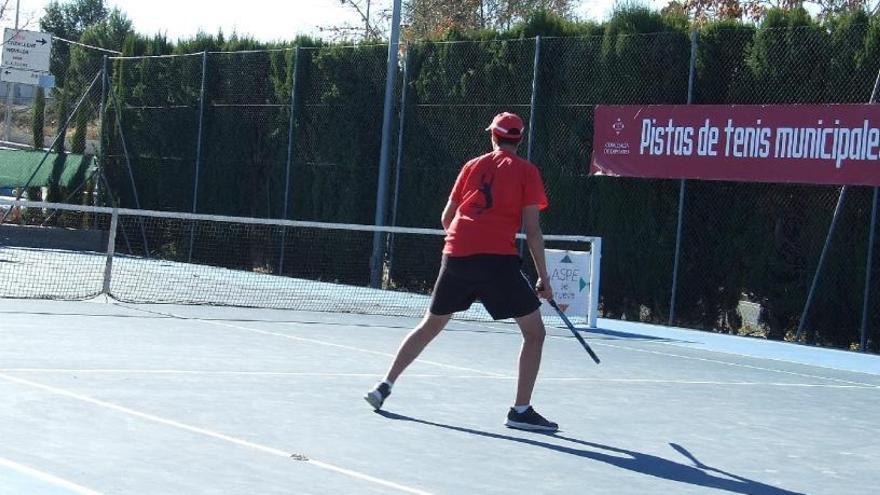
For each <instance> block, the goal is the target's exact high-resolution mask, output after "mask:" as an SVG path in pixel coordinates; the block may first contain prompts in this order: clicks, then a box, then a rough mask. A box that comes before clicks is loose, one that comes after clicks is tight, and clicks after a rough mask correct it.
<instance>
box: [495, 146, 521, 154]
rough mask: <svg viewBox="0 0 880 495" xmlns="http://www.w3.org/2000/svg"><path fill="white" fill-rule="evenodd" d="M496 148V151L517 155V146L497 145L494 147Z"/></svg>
mask: <svg viewBox="0 0 880 495" xmlns="http://www.w3.org/2000/svg"><path fill="white" fill-rule="evenodd" d="M494 148H495V151H506V152H507V153H510V154H512V155H515V154H517V153H516V149H517V148H516V146H513V145H510V144H496V145H495V146H494Z"/></svg>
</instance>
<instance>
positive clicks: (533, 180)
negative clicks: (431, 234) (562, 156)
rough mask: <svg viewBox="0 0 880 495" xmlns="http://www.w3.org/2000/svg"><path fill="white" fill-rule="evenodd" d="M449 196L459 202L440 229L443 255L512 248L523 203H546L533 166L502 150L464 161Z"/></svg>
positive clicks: (509, 251)
mask: <svg viewBox="0 0 880 495" xmlns="http://www.w3.org/2000/svg"><path fill="white" fill-rule="evenodd" d="M449 199H450V200H451V201H453V202H455V203H458V205H459V206H458V209H457V210H456V211H455V218H453V220H452V224H451V225H450V226H449V229H448V230H447V231H446V245H445V246H444V248H443V254H447V255H449V256H470V255H473V254H518V252H519V251H518V250H517V248H516V234H517V232H519V230H520V228H521V227H522V210H523V208H525V207H526V206H531V205H536V206H537V207H538V208H539V209H541V210H543V209H544V208H546V207H547V195H546V193H545V192H544V183H543V182H541V174H540V173H539V172H538V167H536V166H535V165H533V164H532V163H530V162H528V161H526V160H524V159H522V158H520V157H518V156H516V155H515V154H513V153H509V152H507V151H504V150H498V151H493V152H492V153H487V154H485V155H483V156H480V157H477V158H474V159H473V160H471V161H469V162H467V163H466V164H465V166H464V167H462V169H461V172H460V173H459V174H458V179H456V181H455V186H454V187H453V188H452V193H451V194H450V195H449Z"/></svg>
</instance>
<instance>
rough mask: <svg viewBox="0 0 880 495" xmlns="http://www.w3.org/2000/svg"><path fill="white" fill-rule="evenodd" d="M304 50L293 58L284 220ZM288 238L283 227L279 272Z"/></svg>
mask: <svg viewBox="0 0 880 495" xmlns="http://www.w3.org/2000/svg"><path fill="white" fill-rule="evenodd" d="M301 51H302V47H299V46H298V47H296V52H295V53H294V59H293V80H292V81H291V83H290V123H289V124H288V129H287V166H286V169H285V171H284V212H283V215H284V220H290V218H288V213H289V205H290V168H291V166H292V164H293V156H294V153H295V151H296V147H295V145H296V143H295V141H296V132H295V129H296V126H297V122H298V120H299V115H298V113H299V95H298V93H299V91H297V89H298V88H299V67H300V62H299V57H300V53H301ZM286 239H287V229H286V228H282V229H281V247H280V252H279V256H278V274H279V275H283V274H284V244H285V242H286Z"/></svg>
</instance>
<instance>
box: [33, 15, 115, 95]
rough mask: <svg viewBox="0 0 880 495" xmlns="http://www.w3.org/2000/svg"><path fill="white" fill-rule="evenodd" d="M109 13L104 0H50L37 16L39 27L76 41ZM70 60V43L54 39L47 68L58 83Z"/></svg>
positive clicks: (61, 80) (62, 82) (60, 81)
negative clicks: (63, 1) (43, 12)
mask: <svg viewBox="0 0 880 495" xmlns="http://www.w3.org/2000/svg"><path fill="white" fill-rule="evenodd" d="M109 15H110V10H109V9H107V7H106V5H104V0H73V1H70V2H65V3H62V2H61V1H59V0H53V1H52V2H50V3H49V5H47V6H46V13H45V14H44V15H43V17H42V18H41V19H40V29H41V30H43V31H46V32H48V33H51V34H52V35H54V36H57V37H59V38H64V39H67V40H72V41H79V39H80V37H81V36H82V34H83V32H85V30H86V29H88V28H89V27H91V26H94V25H95V24H98V23H99V22H101V21H103V20H104V19H106V18H107V17H108V16H109ZM69 64H70V46H69V45H68V44H66V43H55V44H54V46H53V47H52V59H51V63H50V68H49V70H50V71H51V72H52V74H54V75H55V80H56V84H58V86H62V87H63V86H64V82H65V76H66V74H67V68H68V65H69Z"/></svg>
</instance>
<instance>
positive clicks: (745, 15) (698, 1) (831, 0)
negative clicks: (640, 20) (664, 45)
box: [663, 0, 880, 24]
mask: <svg viewBox="0 0 880 495" xmlns="http://www.w3.org/2000/svg"><path fill="white" fill-rule="evenodd" d="M805 5H810V6H812V7H814V8H815V11H817V12H818V17H819V18H820V19H827V18H829V17H831V16H833V15H835V14H844V13H847V12H857V11H865V10H867V8H868V0H672V1H670V2H669V4H668V5H667V6H666V7H665V8H664V9H663V11H664V12H680V11H684V12H686V13H687V14H688V15H689V16H690V18H691V19H693V20H694V21H695V22H697V23H698V24H705V23H707V22H710V21H721V20H739V19H749V20H752V21H760V20H762V19H764V17H766V15H767V13H768V12H769V11H770V10H780V11H783V12H790V11H793V10H795V9H798V8H803V7H804V6H805ZM878 6H880V3H878V4H877V5H876V6H875V7H874V9H876V8H877V7H878ZM812 10H813V9H811V11H812Z"/></svg>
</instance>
